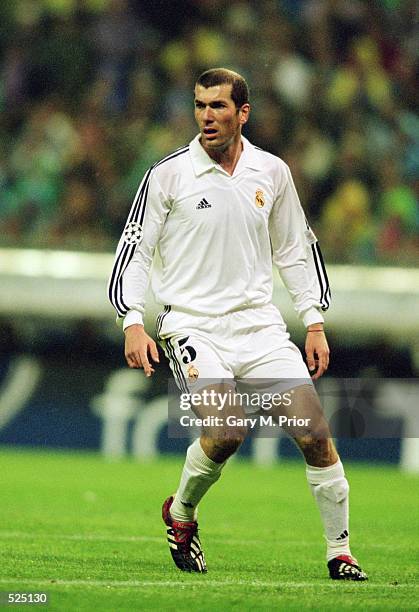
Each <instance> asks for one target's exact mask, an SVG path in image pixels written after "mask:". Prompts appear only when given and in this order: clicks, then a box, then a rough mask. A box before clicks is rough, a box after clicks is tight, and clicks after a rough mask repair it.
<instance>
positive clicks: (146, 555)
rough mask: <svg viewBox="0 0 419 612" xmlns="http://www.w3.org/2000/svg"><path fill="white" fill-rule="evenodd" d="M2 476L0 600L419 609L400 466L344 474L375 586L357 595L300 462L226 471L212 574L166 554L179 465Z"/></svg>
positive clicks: (208, 519) (71, 461) (408, 485)
mask: <svg viewBox="0 0 419 612" xmlns="http://www.w3.org/2000/svg"><path fill="white" fill-rule="evenodd" d="M0 464H1V472H0V474H1V475H0V482H1V488H0V491H1V506H0V507H1V510H0V548H1V578H0V580H1V583H0V590H1V591H3V592H4V591H19V592H35V591H36V592H44V591H45V592H47V593H48V595H49V598H50V603H49V605H48V606H37V608H36V609H38V610H42V609H46V610H60V611H61V610H64V611H67V610H68V611H76V610H77V611H84V610H86V611H87V610H89V611H90V610H94V611H98V612H99V611H100V612H102V611H105V610H106V611H107V610H109V611H113V612H120V611H124V610H127V611H128V610H129V611H133V610H134V611H135V610H164V611H165V610H194V611H195V610H196V611H202V610H208V611H209V610H211V611H217V610H240V611H243V610H252V611H253V610H300V611H301V610H306V609H307V610H351V611H353V610H362V611H363V610H396V609H399V610H417V609H418V601H419V598H418V597H417V596H418V590H417V586H418V585H417V583H416V584H415V571H416V568H417V561H418V555H417V548H416V549H415V545H416V544H417V517H418V493H419V478H418V477H416V476H412V475H406V474H403V473H401V472H400V471H399V470H398V469H397V468H394V467H383V466H378V467H375V466H365V465H363V466H358V465H354V464H352V465H347V466H346V472H347V475H348V478H349V482H350V484H351V531H352V549H353V552H354V554H355V555H357V557H358V559H359V561H360V563H361V564H362V567H363V568H364V569H365V570H366V571H367V572H368V573H369V575H370V581H369V582H368V583H362V584H356V583H340V582H335V581H331V580H330V579H329V578H328V577H327V568H326V565H325V559H324V542H323V539H322V535H321V525H320V519H319V516H318V513H317V508H316V507H315V504H314V501H313V499H312V498H311V494H310V492H309V489H308V486H307V484H306V480H305V473H304V466H303V462H302V461H301V462H287V463H285V462H284V463H281V464H278V465H277V466H275V467H269V468H262V467H257V466H255V465H253V464H251V463H248V462H246V461H243V462H242V461H238V460H236V461H233V462H231V464H230V465H228V466H227V467H226V469H225V470H224V474H223V476H222V478H221V479H220V481H219V482H218V483H217V484H216V485H214V487H213V488H212V490H211V491H210V493H209V494H208V495H207V497H206V498H205V500H204V501H203V502H202V504H201V508H200V517H199V518H200V528H201V538H202V543H203V547H204V550H205V553H206V558H207V563H208V570H209V571H208V574H207V575H196V574H194V575H189V574H183V573H181V572H179V571H178V570H177V569H176V568H175V566H174V565H173V564H172V561H171V558H170V555H169V551H168V548H167V545H166V542H165V537H164V526H163V524H162V522H161V518H160V507H161V503H162V501H163V500H164V498H165V497H166V496H167V495H168V494H170V493H172V492H173V490H174V489H175V487H176V484H177V481H178V477H179V473H180V469H181V465H182V458H181V457H179V458H164V459H163V458H162V459H159V460H156V461H153V462H150V463H142V464H139V463H135V462H134V461H130V460H124V461H119V462H114V463H110V462H106V461H105V460H103V459H102V458H100V457H99V456H97V455H94V454H81V453H80V454H75V453H47V452H28V451H21V452H17V451H15V450H8V449H4V448H3V449H2V450H0ZM30 608H32V606H28V605H26V606H21V607H18V606H12V607H10V608H7V609H15V610H17V609H21V610H26V611H27V610H28V609H30ZM4 609H5V608H4Z"/></svg>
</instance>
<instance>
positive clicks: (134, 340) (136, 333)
mask: <svg viewBox="0 0 419 612" xmlns="http://www.w3.org/2000/svg"><path fill="white" fill-rule="evenodd" d="M149 356H150V357H151V360H153V361H154V362H155V363H159V361H160V360H159V353H158V350H157V346H156V343H155V342H154V340H153V338H150V336H149V335H148V334H146V332H145V331H144V327H143V326H142V325H138V324H135V325H130V326H129V327H127V328H126V330H125V359H126V360H127V364H128V365H129V367H130V368H144V373H145V375H146V376H147V377H148V376H151V375H152V374H153V372H154V368H153V367H152V365H151V364H150V360H149Z"/></svg>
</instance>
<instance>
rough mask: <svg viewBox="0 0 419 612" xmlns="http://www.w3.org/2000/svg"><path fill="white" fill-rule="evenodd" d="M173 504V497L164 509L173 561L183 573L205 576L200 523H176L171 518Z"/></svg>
mask: <svg viewBox="0 0 419 612" xmlns="http://www.w3.org/2000/svg"><path fill="white" fill-rule="evenodd" d="M172 503H173V495H171V496H170V497H168V498H167V499H166V501H165V502H164V504H163V507H162V518H163V521H164V522H165V524H166V525H167V541H168V542H169V549H170V552H171V554H172V559H173V561H174V562H175V564H176V565H177V567H178V568H179V569H180V570H182V572H199V573H201V574H205V573H206V571H207V566H206V563H205V557H204V551H203V550H202V548H201V542H200V540H199V536H198V523H197V522H196V521H191V522H190V523H186V522H185V523H184V522H181V521H174V520H173V519H172V517H171V516H170V506H171V505H172Z"/></svg>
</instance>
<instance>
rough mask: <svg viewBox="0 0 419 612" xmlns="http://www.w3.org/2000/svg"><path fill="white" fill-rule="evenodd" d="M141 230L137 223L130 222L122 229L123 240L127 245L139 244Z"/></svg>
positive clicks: (141, 235) (141, 234)
mask: <svg viewBox="0 0 419 612" xmlns="http://www.w3.org/2000/svg"><path fill="white" fill-rule="evenodd" d="M142 237H143V230H142V227H141V225H140V224H139V223H138V221H131V222H130V223H128V224H127V225H126V227H125V229H124V239H125V242H127V243H128V244H140V242H141V239H142Z"/></svg>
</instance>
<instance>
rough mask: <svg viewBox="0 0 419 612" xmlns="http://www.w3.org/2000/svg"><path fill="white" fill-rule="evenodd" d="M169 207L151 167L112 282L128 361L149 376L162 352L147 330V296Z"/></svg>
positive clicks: (110, 293) (111, 291)
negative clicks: (145, 314) (144, 322)
mask: <svg viewBox="0 0 419 612" xmlns="http://www.w3.org/2000/svg"><path fill="white" fill-rule="evenodd" d="M169 210H170V203H169V200H168V198H167V197H166V196H165V194H164V193H163V190H162V188H161V186H160V184H159V182H158V179H157V177H156V175H155V172H154V171H153V169H150V170H148V171H147V173H146V174H145V176H144V178H143V180H142V182H141V184H140V186H139V188H138V191H137V193H136V195H135V198H134V202H133V204H132V206H131V210H130V212H129V214H128V219H127V222H126V224H125V228H124V231H123V232H122V236H121V239H120V241H119V244H118V248H117V251H116V256H115V261H114V265H113V269H112V273H111V276H110V279H109V283H108V296H109V299H110V301H111V303H112V305H113V307H114V308H115V310H116V312H117V323H118V324H120V325H122V327H123V329H124V332H125V357H126V360H127V363H128V365H129V366H130V367H132V368H144V371H145V373H146V375H147V376H150V375H151V374H152V372H153V371H154V370H153V368H152V366H151V365H150V359H149V357H151V359H153V360H154V361H158V352H157V347H156V344H155V342H154V340H153V339H152V338H150V336H148V334H146V332H145V331H144V325H143V317H144V307H145V298H146V293H147V288H148V284H149V277H150V268H151V264H152V261H153V255H154V251H155V248H156V245H157V243H158V241H159V238H160V236H161V232H162V229H163V226H164V223H165V220H166V217H167V215H168V213H169Z"/></svg>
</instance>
